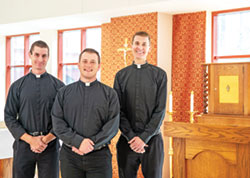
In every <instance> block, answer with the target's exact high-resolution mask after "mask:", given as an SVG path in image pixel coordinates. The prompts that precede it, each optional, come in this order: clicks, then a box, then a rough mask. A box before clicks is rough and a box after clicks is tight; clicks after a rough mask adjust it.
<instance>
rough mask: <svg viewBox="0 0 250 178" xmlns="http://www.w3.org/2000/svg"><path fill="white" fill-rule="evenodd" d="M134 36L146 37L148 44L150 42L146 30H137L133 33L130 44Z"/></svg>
mask: <svg viewBox="0 0 250 178" xmlns="http://www.w3.org/2000/svg"><path fill="white" fill-rule="evenodd" d="M135 36H143V37H148V41H149V44H150V36H149V34H148V33H147V32H145V31H138V32H136V33H135V34H134V35H133V37H132V44H133V42H134V39H135Z"/></svg>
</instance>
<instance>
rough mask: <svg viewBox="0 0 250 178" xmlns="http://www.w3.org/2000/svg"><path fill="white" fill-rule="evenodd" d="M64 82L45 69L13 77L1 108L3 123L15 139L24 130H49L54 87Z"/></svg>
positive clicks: (50, 128)
mask: <svg viewBox="0 0 250 178" xmlns="http://www.w3.org/2000/svg"><path fill="white" fill-rule="evenodd" d="M63 86H64V84H63V83H62V82H61V81H60V80H58V79H56V78H55V77H53V76H52V75H50V74H48V73H47V72H45V73H44V74H42V75H35V74H33V73H32V72H30V73H28V74H27V75H25V76H24V77H22V78H20V79H18V80H17V81H15V82H14V83H13V84H12V85H11V87H10V89H9V93H8V97H7V100H6V105H5V109H4V119H5V123H6V126H7V127H8V129H9V130H10V132H11V133H12V135H13V137H14V138H15V139H16V140H18V139H19V138H20V137H21V136H22V135H23V134H24V133H31V132H44V133H49V132H52V120H51V109H52V105H53V102H54V99H55V97H56V93H57V91H58V90H59V89H60V88H61V87H63Z"/></svg>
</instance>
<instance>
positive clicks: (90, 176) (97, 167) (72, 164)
mask: <svg viewBox="0 0 250 178" xmlns="http://www.w3.org/2000/svg"><path fill="white" fill-rule="evenodd" d="M60 167H61V174H62V178H112V155H111V153H110V150H109V147H108V146H107V147H104V148H102V149H100V150H96V151H93V152H91V153H89V154H86V155H84V156H81V155H78V154H76V153H74V152H73V151H71V148H70V147H68V146H66V145H63V146H62V149H61V152H60Z"/></svg>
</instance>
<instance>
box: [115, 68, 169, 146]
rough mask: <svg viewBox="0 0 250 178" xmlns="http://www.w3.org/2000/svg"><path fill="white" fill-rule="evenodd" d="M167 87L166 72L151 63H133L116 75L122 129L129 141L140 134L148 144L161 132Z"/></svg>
mask: <svg viewBox="0 0 250 178" xmlns="http://www.w3.org/2000/svg"><path fill="white" fill-rule="evenodd" d="M166 87H167V75H166V72H165V71H163V70H162V69H160V68H159V67H157V66H153V65H151V64H148V63H145V64H143V65H136V64H132V65H130V66H128V67H126V68H124V69H122V70H120V71H119V72H118V73H117V74H116V77H115V82H114V89H115V90H116V91H117V93H118V97H119V100H120V105H121V113H120V115H121V116H120V117H121V119H120V130H121V132H122V134H123V135H124V136H125V137H126V138H127V140H128V141H129V140H131V139H132V138H133V137H135V136H139V137H140V138H141V139H142V140H143V141H144V142H145V143H147V142H148V141H149V140H150V138H151V137H152V136H154V135H156V134H158V133H159V131H160V126H161V124H162V121H163V119H164V116H165V105H166V93H167V89H166Z"/></svg>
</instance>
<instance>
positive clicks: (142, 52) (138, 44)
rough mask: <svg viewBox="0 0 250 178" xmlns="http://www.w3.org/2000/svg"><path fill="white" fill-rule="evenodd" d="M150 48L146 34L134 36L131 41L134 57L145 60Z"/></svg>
mask: <svg viewBox="0 0 250 178" xmlns="http://www.w3.org/2000/svg"><path fill="white" fill-rule="evenodd" d="M149 49H150V43H149V39H148V37H146V36H135V38H134V41H133V43H132V52H133V55H134V58H135V59H143V60H146V58H147V55H148V52H149Z"/></svg>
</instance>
